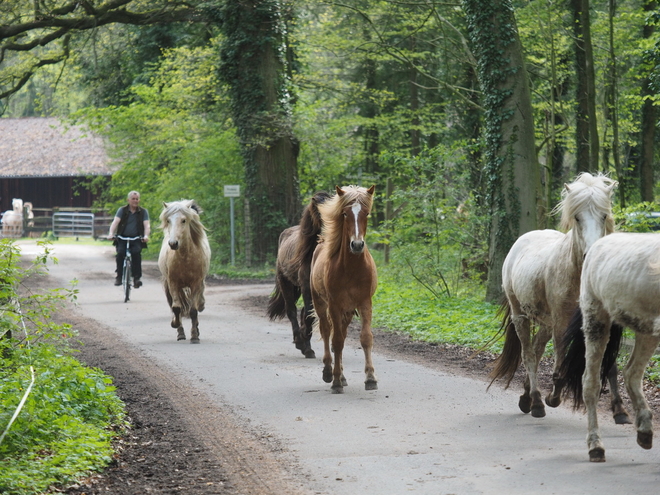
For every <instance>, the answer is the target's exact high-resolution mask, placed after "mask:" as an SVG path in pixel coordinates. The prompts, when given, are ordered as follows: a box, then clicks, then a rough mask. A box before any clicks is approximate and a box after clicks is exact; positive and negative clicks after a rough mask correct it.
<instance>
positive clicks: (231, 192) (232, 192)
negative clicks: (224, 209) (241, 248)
mask: <svg viewBox="0 0 660 495" xmlns="http://www.w3.org/2000/svg"><path fill="white" fill-rule="evenodd" d="M240 195H241V186H225V198H229V225H230V228H231V264H232V265H234V264H235V263H236V259H235V254H234V252H235V249H234V246H235V236H234V198H238V197H240Z"/></svg>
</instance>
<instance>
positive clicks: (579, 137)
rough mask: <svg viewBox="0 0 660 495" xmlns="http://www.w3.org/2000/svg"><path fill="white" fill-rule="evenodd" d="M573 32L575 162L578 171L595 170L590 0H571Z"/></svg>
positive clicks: (594, 79)
mask: <svg viewBox="0 0 660 495" xmlns="http://www.w3.org/2000/svg"><path fill="white" fill-rule="evenodd" d="M571 8H572V10H573V20H574V22H573V30H574V35H575V72H576V75H577V88H576V97H575V99H576V102H577V108H576V115H575V119H576V122H575V137H576V147H577V154H576V161H577V163H576V165H577V172H586V171H591V172H595V171H597V170H598V157H599V153H598V150H599V143H598V122H597V120H596V76H595V72H594V60H593V48H592V45H591V25H590V20H589V0H571Z"/></svg>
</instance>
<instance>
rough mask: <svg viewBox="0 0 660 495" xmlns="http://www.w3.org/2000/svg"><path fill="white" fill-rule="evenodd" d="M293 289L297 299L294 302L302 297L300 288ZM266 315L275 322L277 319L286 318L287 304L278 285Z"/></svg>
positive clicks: (271, 296) (269, 301)
mask: <svg viewBox="0 0 660 495" xmlns="http://www.w3.org/2000/svg"><path fill="white" fill-rule="evenodd" d="M292 287H293V292H294V294H293V296H294V298H295V299H294V301H297V300H298V298H299V297H300V287H297V286H292ZM266 314H267V315H268V318H269V319H270V320H271V321H273V320H275V319H276V318H284V316H286V302H285V300H284V294H282V291H281V290H280V288H279V286H278V285H275V290H273V293H272V294H271V295H270V299H269V300H268V309H267V310H266Z"/></svg>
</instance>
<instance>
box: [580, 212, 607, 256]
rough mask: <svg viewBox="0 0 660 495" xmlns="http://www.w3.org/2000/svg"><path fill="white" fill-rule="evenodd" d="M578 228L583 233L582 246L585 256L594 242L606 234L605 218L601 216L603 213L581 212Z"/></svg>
mask: <svg viewBox="0 0 660 495" xmlns="http://www.w3.org/2000/svg"><path fill="white" fill-rule="evenodd" d="M578 228H579V229H580V232H581V234H582V235H581V239H582V246H581V247H582V255H583V256H584V255H586V254H587V251H589V248H590V247H591V246H592V245H593V243H594V242H596V241H597V240H598V239H600V238H601V237H603V236H604V235H605V220H604V219H603V218H602V217H601V213H597V212H593V213H592V212H584V214H580V217H579V224H578Z"/></svg>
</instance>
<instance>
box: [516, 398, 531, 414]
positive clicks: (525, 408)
mask: <svg viewBox="0 0 660 495" xmlns="http://www.w3.org/2000/svg"><path fill="white" fill-rule="evenodd" d="M518 407H519V408H520V410H521V411H522V412H524V413H525V414H528V413H529V411H531V410H532V399H531V398H530V397H529V396H527V395H521V396H520V400H519V401H518Z"/></svg>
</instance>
